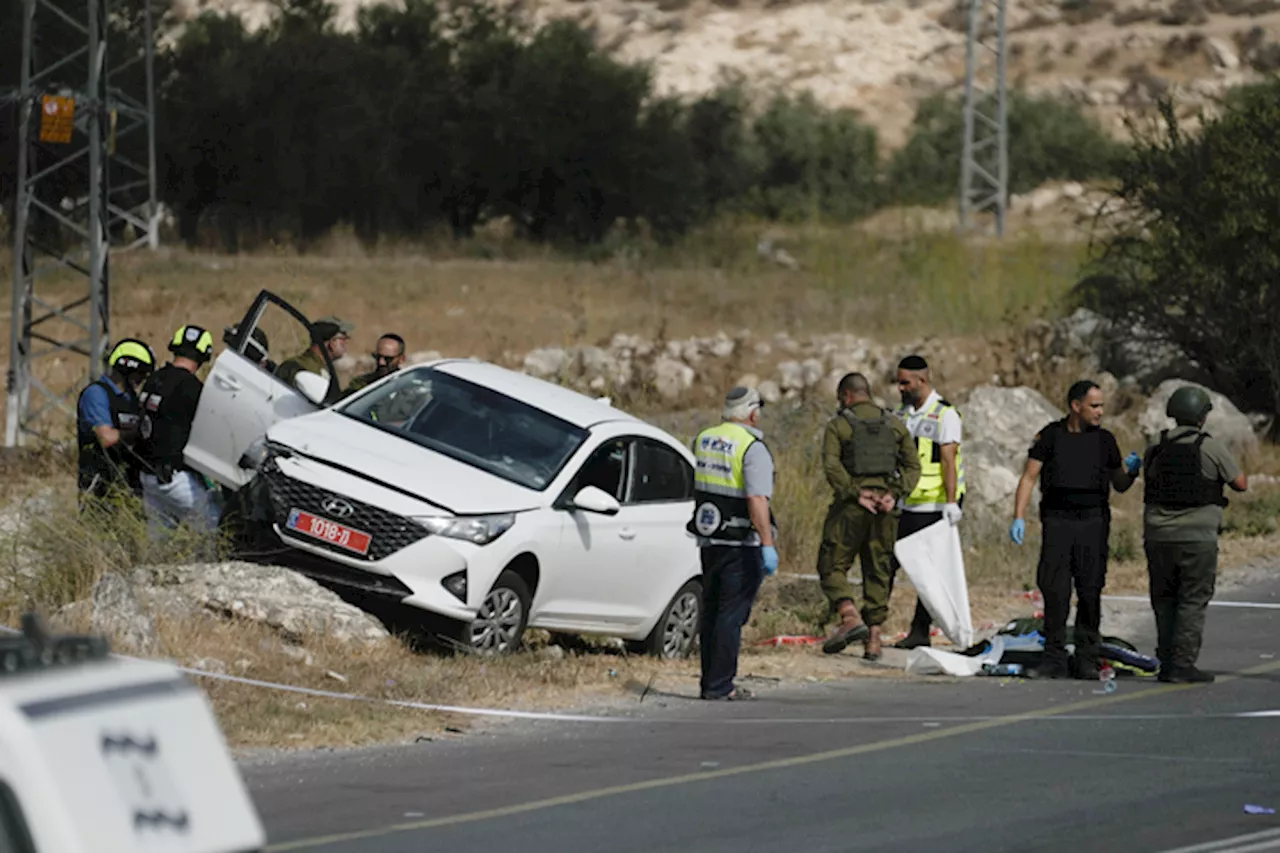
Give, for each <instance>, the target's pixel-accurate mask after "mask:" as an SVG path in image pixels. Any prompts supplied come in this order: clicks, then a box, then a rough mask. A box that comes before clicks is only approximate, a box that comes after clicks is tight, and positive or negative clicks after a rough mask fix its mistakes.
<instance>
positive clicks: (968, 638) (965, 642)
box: [893, 521, 973, 649]
mask: <svg viewBox="0 0 1280 853" xmlns="http://www.w3.org/2000/svg"><path fill="white" fill-rule="evenodd" d="M893 553H894V554H896V555H897V557H898V562H899V563H901V564H902V568H903V570H904V571H905V572H906V573H907V577H908V578H910V579H911V584H912V586H914V587H915V588H916V594H917V595H918V596H920V600H921V601H922V602H924V606H925V609H926V610H928V611H929V614H930V615H931V616H933V621H934V622H935V623H936V624H937V626H938V627H939V628H941V629H942V632H943V633H944V634H946V635H947V637H948V638H949V639H950V640H951V642H953V643H955V644H956V646H957V647H958V648H960V649H967V648H969V647H970V646H971V645H973V619H972V617H971V616H970V614H969V585H968V583H967V581H966V580H965V576H964V550H963V549H962V548H961V547H960V533H959V532H958V531H957V530H956V528H955V526H954V525H952V524H948V523H947V522H946V521H939V522H937V523H935V524H930V525H929V526H928V527H926V528H925V529H924V530H921V531H918V532H916V533H912V534H911V535H910V536H908V537H906V538H904V539H899V540H898V542H897V544H896V545H894V546H893Z"/></svg>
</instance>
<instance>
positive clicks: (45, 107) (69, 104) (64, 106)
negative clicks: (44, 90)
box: [40, 95, 76, 143]
mask: <svg viewBox="0 0 1280 853" xmlns="http://www.w3.org/2000/svg"><path fill="white" fill-rule="evenodd" d="M75 123H76V100H75V98H64V97H62V96H61V95H45V96H44V97H43V98H42V99H41V104H40V141H41V142H62V143H67V142H70V141H71V134H72V132H73V131H74V130H75Z"/></svg>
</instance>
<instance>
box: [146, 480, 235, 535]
mask: <svg viewBox="0 0 1280 853" xmlns="http://www.w3.org/2000/svg"><path fill="white" fill-rule="evenodd" d="M215 497H216V496H215V494H214V492H213V490H211V489H210V488H209V487H208V486H207V485H206V484H205V482H204V478H203V477H201V476H200V475H199V474H195V473H193V472H191V471H178V472H177V473H175V474H174V475H173V479H172V480H170V481H169V482H168V483H162V482H160V480H159V479H157V478H156V476H155V475H154V474H143V475H142V507H143V510H144V511H145V512H146V515H147V520H148V522H150V523H151V524H152V525H157V524H158V525H159V526H160V527H164V528H166V529H168V530H173V529H175V528H177V526H178V525H179V524H180V523H182V522H186V523H187V524H188V525H189V526H191V527H193V528H195V529H197V530H209V531H211V530H214V529H216V528H217V526H218V516H219V509H218V504H217V501H216V499H215Z"/></svg>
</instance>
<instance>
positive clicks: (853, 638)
mask: <svg viewBox="0 0 1280 853" xmlns="http://www.w3.org/2000/svg"><path fill="white" fill-rule="evenodd" d="M837 612H838V613H839V614H840V624H839V625H837V626H836V630H835V632H834V633H833V634H832V635H831V636H830V637H827V641H826V642H825V643H823V644H822V651H824V652H825V653H827V654H829V655H835V654H839V653H840V652H842V651H844V650H845V648H847V647H848V646H849V645H850V644H851V643H856V642H858V641H859V640H861V639H864V638H865V637H866V636H867V634H868V633H870V631H869V629H868V628H867V623H865V622H863V621H862V617H861V616H859V615H858V608H857V607H855V606H854V604H853V602H852V601H850V600H849V599H847V598H843V599H841V600H840V606H839V610H838V611H837Z"/></svg>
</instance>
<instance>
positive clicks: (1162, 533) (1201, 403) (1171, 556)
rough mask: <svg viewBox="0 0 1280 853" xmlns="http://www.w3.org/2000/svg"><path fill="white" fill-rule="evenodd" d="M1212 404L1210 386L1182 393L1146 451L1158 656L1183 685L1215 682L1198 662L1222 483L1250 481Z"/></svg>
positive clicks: (1146, 520)
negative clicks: (1213, 431) (1218, 429)
mask: <svg viewBox="0 0 1280 853" xmlns="http://www.w3.org/2000/svg"><path fill="white" fill-rule="evenodd" d="M1212 408H1213V403H1212V402H1210V400H1209V395H1208V393H1206V392H1205V391H1204V389H1202V388H1198V387H1196V386H1194V385H1185V386H1183V387H1181V388H1179V389H1178V390H1176V391H1174V392H1173V396H1171V397H1170V398H1169V404H1168V406H1167V408H1166V409H1165V412H1166V414H1167V415H1168V416H1169V417H1171V418H1173V420H1174V422H1175V423H1176V424H1177V426H1176V427H1174V428H1173V429H1172V430H1164V431H1163V432H1161V433H1160V438H1159V440H1158V441H1156V442H1155V443H1154V444H1152V445H1151V446H1150V447H1148V448H1147V452H1146V455H1145V460H1146V463H1145V464H1146V467H1147V482H1146V486H1145V488H1144V495H1143V499H1144V501H1145V504H1146V507H1145V509H1144V512H1143V545H1144V550H1145V551H1146V556H1147V574H1148V576H1149V578H1150V583H1151V587H1150V589H1151V608H1152V609H1153V610H1154V611H1155V617H1156V637H1157V639H1156V657H1157V658H1159V659H1160V675H1159V678H1160V680H1161V681H1167V682H1172V683H1175V684H1182V683H1206V682H1211V681H1213V675H1212V674H1211V673H1208V672H1204V671H1202V670H1200V669H1198V668H1197V667H1196V660H1197V659H1198V658H1199V656H1200V640H1201V636H1202V634H1203V632H1204V612H1205V608H1206V607H1207V606H1208V604H1209V600H1210V599H1212V598H1213V588H1214V577H1215V575H1216V573H1217V569H1218V533H1219V531H1220V530H1221V528H1222V509H1223V507H1225V506H1226V505H1227V499H1226V497H1225V496H1224V494H1223V491H1222V487H1223V486H1224V485H1225V486H1230V487H1231V488H1232V489H1233V490H1235V491H1237V492H1243V491H1245V489H1247V488H1248V487H1249V481H1248V478H1246V477H1245V475H1244V474H1243V473H1242V472H1241V471H1240V466H1239V465H1238V464H1237V463H1236V460H1235V459H1234V458H1233V457H1232V455H1231V452H1230V451H1229V450H1227V447H1226V445H1224V444H1223V443H1222V442H1221V441H1219V440H1218V439H1216V438H1214V437H1213V436H1211V435H1210V434H1209V433H1207V432H1205V431H1204V424H1205V421H1206V420H1207V419H1208V417H1209V411H1210V410H1211V409H1212Z"/></svg>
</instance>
